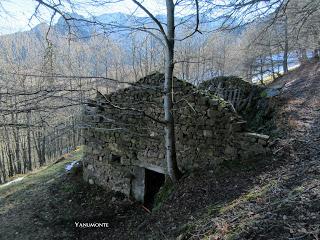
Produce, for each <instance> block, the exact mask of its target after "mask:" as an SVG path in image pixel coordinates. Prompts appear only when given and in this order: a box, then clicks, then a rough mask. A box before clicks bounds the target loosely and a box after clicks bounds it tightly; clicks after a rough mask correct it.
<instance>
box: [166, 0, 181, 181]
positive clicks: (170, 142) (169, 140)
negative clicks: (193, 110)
mask: <svg viewBox="0 0 320 240" xmlns="http://www.w3.org/2000/svg"><path fill="white" fill-rule="evenodd" d="M166 5H167V48H166V61H165V81H164V104H163V108H164V118H165V122H166V124H165V127H164V130H165V148H166V161H167V168H168V174H169V176H170V178H171V180H172V181H173V182H174V183H175V182H177V181H178V180H179V178H180V177H181V172H180V170H179V168H178V164H177V155H176V140H175V131H174V118H173V111H172V110H173V69H174V63H173V60H174V31H175V30H174V4H173V1H172V0H166Z"/></svg>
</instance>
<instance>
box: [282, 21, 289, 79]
mask: <svg viewBox="0 0 320 240" xmlns="http://www.w3.org/2000/svg"><path fill="white" fill-rule="evenodd" d="M288 52H289V42H288V17H287V15H285V19H284V51H283V72H284V73H288V71H289V68H288Z"/></svg>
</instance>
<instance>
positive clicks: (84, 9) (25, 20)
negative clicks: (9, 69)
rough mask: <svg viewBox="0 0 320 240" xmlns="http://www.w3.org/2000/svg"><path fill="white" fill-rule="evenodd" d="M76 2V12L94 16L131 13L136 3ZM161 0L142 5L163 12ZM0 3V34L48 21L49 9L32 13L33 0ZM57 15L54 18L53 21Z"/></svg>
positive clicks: (49, 16) (33, 7) (157, 12)
mask: <svg viewBox="0 0 320 240" xmlns="http://www.w3.org/2000/svg"><path fill="white" fill-rule="evenodd" d="M77 2H80V4H81V5H80V6H79V8H78V9H76V12H77V13H79V14H81V15H84V16H89V13H90V14H92V15H95V16H97V15H101V14H104V13H115V12H123V13H132V12H133V11H135V9H136V5H135V4H134V3H133V2H132V1H131V0H123V1H121V2H117V3H114V4H112V5H108V6H106V7H95V6H89V5H86V4H85V3H86V2H88V0H77ZM163 2H164V1H159V0H158V1H156V0H145V1H143V5H144V6H145V7H146V8H148V9H150V10H151V12H152V13H154V14H159V13H163V12H164V5H163ZM0 4H1V6H0V35H3V34H10V33H14V32H19V31H26V30H30V28H32V27H35V26H36V25H38V24H39V23H41V22H47V23H48V22H49V21H50V18H51V15H52V12H51V11H49V10H48V9H46V8H45V7H40V9H39V14H37V17H34V16H33V14H34V11H35V9H36V6H37V3H36V1H35V0H0ZM135 14H136V15H144V13H143V12H142V11H136V12H135ZM32 16H33V17H32ZM58 17H59V16H57V17H56V18H55V21H57V19H58Z"/></svg>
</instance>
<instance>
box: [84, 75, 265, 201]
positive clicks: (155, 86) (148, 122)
mask: <svg viewBox="0 0 320 240" xmlns="http://www.w3.org/2000/svg"><path fill="white" fill-rule="evenodd" d="M163 81H164V75H163V74H159V73H155V74H152V75H149V76H146V77H144V78H142V79H140V80H139V81H138V82H136V83H134V84H132V85H131V86H130V87H128V88H125V89H121V90H118V91H116V92H113V93H111V94H109V95H102V94H97V97H96V99H95V100H92V102H91V103H90V104H88V105H87V106H86V107H85V109H84V116H83V118H84V122H85V124H86V126H87V127H86V128H85V129H84V131H83V136H84V143H85V151H84V152H85V153H84V159H83V165H84V173H83V174H84V179H85V180H86V181H88V182H89V183H90V184H98V185H101V186H103V187H105V188H106V189H109V190H114V191H119V192H122V193H124V194H126V195H127V196H132V197H133V198H135V199H136V200H138V201H141V202H148V201H150V199H151V198H152V197H153V196H154V194H155V193H156V192H157V191H158V190H159V188H160V187H161V185H162V184H163V182H164V179H165V175H166V173H167V170H166V161H165V156H164V152H165V151H164V149H165V148H164V130H163V125H162V124H161V123H159V122H158V121H157V119H160V120H162V119H163V109H162V107H163V99H162V85H163ZM174 94H175V96H174V99H175V104H174V117H175V127H176V129H175V131H176V148H177V158H178V165H179V168H180V169H181V170H182V171H184V172H186V171H192V170H194V169H197V168H207V167H213V166H215V165H217V164H219V163H221V162H223V161H233V160H238V161H248V160H258V159H261V158H265V157H266V156H268V155H269V151H270V150H269V148H268V140H269V137H268V136H266V135H260V134H256V133H252V132H248V131H247V130H246V122H245V121H243V119H242V118H241V117H240V116H239V115H238V114H237V113H236V112H235V110H234V108H233V107H232V106H231V104H230V103H229V102H227V101H225V100H223V99H222V98H220V97H217V96H215V95H212V94H210V93H209V92H208V91H207V92H206V91H203V90H200V89H199V88H197V87H195V86H193V85H192V84H190V83H187V82H185V81H182V80H178V79H176V78H175V79H174Z"/></svg>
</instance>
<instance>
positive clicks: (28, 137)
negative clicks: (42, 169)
mask: <svg viewBox="0 0 320 240" xmlns="http://www.w3.org/2000/svg"><path fill="white" fill-rule="evenodd" d="M30 124H31V112H30V111H28V112H27V125H28V128H27V145H28V170H29V171H31V170H32V155H31V127H30Z"/></svg>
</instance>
